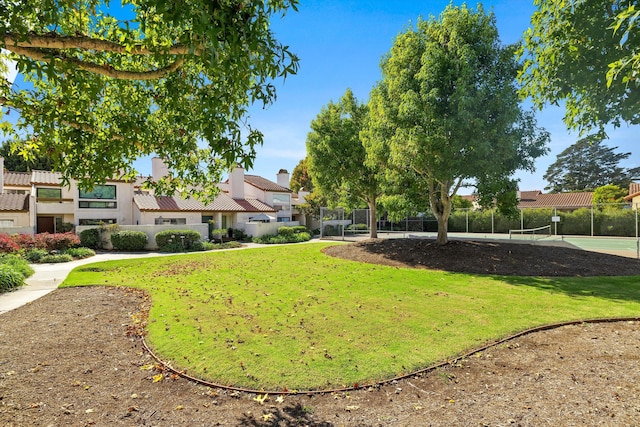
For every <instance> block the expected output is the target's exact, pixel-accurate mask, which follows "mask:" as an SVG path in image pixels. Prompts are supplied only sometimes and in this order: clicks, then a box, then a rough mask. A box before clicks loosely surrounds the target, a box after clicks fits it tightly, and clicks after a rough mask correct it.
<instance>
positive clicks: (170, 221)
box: [155, 217, 187, 225]
mask: <svg viewBox="0 0 640 427" xmlns="http://www.w3.org/2000/svg"><path fill="white" fill-rule="evenodd" d="M186 223H187V219H186V218H163V217H159V218H156V220H155V224H156V225H178V224H186Z"/></svg>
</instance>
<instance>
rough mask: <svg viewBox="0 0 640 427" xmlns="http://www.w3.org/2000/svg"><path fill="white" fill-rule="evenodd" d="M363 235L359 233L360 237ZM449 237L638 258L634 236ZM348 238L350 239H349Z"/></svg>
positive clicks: (415, 234) (383, 235)
mask: <svg viewBox="0 0 640 427" xmlns="http://www.w3.org/2000/svg"><path fill="white" fill-rule="evenodd" d="M436 235H437V233H433V232H402V231H399V232H387V231H381V232H378V237H379V238H381V239H394V238H396V239H397V238H434V239H435V238H436ZM362 237H363V236H362V235H361V238H362ZM449 238H450V239H491V240H507V241H509V240H511V241H520V242H522V241H525V242H530V243H532V244H542V245H544V244H558V243H560V242H563V243H566V244H570V245H573V246H575V247H577V248H580V249H584V250H587V251H593V252H602V253H607V254H612V255H619V256H625V257H629V258H640V252H639V245H640V241H639V240H638V239H637V238H635V237H598V236H555V235H543V234H539V235H527V234H525V235H512V236H511V239H509V234H506V233H504V234H502V233H449ZM349 240H350V239H349ZM552 242H553V243H552Z"/></svg>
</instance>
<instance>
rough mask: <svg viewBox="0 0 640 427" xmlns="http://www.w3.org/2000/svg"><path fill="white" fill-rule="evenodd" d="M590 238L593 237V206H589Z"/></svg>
mask: <svg viewBox="0 0 640 427" xmlns="http://www.w3.org/2000/svg"><path fill="white" fill-rule="evenodd" d="M591 237H593V205H591Z"/></svg>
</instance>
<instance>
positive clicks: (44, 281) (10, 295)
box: [0, 253, 173, 314]
mask: <svg viewBox="0 0 640 427" xmlns="http://www.w3.org/2000/svg"><path fill="white" fill-rule="evenodd" d="M161 255H173V254H160V253H99V254H96V255H95V256H92V257H90V258H85V259H80V260H76V261H71V262H61V263H58V264H31V267H33V269H34V270H35V273H34V274H33V275H32V276H31V277H29V278H28V279H27V280H25V282H26V286H22V287H21V288H19V289H16V290H15V291H12V292H7V293H3V294H0V314H2V313H5V312H7V311H9V310H13V309H14V308H18V307H20V306H22V305H24V304H27V303H29V302H31V301H34V300H36V299H38V298H40V297H42V296H44V295H46V294H48V293H49V292H51V291H53V290H54V289H56V288H57V287H58V285H60V283H62V281H63V280H64V279H66V278H67V276H68V275H69V273H70V272H71V270H73V269H74V268H76V267H78V266H79V265H84V264H91V263H94V262H100V261H110V260H115V259H127V258H144V257H151V256H161Z"/></svg>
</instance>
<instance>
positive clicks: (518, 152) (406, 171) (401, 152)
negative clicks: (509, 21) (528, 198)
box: [366, 6, 548, 244]
mask: <svg viewBox="0 0 640 427" xmlns="http://www.w3.org/2000/svg"><path fill="white" fill-rule="evenodd" d="M518 68H519V65H518V63H517V62H516V60H515V56H514V47H508V46H507V47H503V46H502V45H501V44H500V41H499V38H498V32H497V29H496V25H495V18H494V16H493V15H492V14H487V13H485V12H484V10H483V9H482V7H481V6H478V9H477V10H471V9H469V8H468V7H467V6H461V7H453V6H448V7H447V8H446V9H445V10H444V11H443V12H442V14H441V15H440V17H439V18H435V17H430V18H429V19H428V20H424V21H423V20H420V21H418V23H417V26H416V28H410V29H409V30H407V31H406V32H404V33H402V34H400V35H399V36H398V37H397V38H396V39H395V42H394V44H393V47H392V48H391V51H390V53H389V54H388V55H387V56H386V58H384V60H383V63H382V75H383V79H382V81H381V82H380V84H379V85H378V86H377V87H376V88H375V89H374V91H373V92H372V95H371V102H370V109H371V111H372V114H371V126H370V130H369V131H368V132H367V133H366V145H367V147H368V148H369V149H370V150H371V153H372V157H378V158H382V159H383V161H386V162H387V163H388V166H389V169H388V171H389V172H388V174H387V178H388V179H389V178H390V179H391V180H393V181H395V182H397V183H398V184H399V185H398V186H397V189H396V193H395V194H397V195H401V196H400V197H404V198H405V200H408V202H414V203H413V204H414V206H417V207H418V209H419V208H420V207H422V209H423V210H422V211H424V210H426V208H427V206H425V205H424V203H425V198H428V204H429V206H430V208H431V211H432V212H433V214H434V215H435V216H436V219H437V220H438V239H437V241H438V243H439V244H445V243H447V220H448V217H449V214H450V212H451V207H452V200H451V199H452V196H453V195H455V194H456V192H457V191H458V189H459V188H460V187H461V186H463V185H464V184H465V183H470V184H473V185H475V187H476V190H477V193H478V195H479V197H480V202H481V203H482V204H484V205H491V204H493V203H494V202H495V203H497V205H498V207H499V208H500V209H501V210H503V211H508V210H509V209H510V208H511V209H514V207H515V204H516V190H517V185H516V181H514V180H513V179H512V175H513V173H514V172H515V171H516V170H518V169H525V170H533V167H534V166H533V160H534V159H535V158H537V157H538V156H540V155H542V154H543V153H545V151H546V148H545V145H546V143H547V140H548V134H547V132H545V131H543V130H540V129H538V128H537V127H536V122H535V119H534V116H533V114H532V113H529V112H525V111H523V110H522V109H521V106H520V102H521V101H520V98H519V96H518V91H517V87H516V80H515V79H516V75H517V70H518ZM373 111H376V113H375V114H374V113H373ZM385 141H386V142H385ZM384 144H387V145H386V148H385V147H384ZM374 153H375V155H374ZM387 155H388V159H387V160H384V157H385V156H387Z"/></svg>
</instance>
